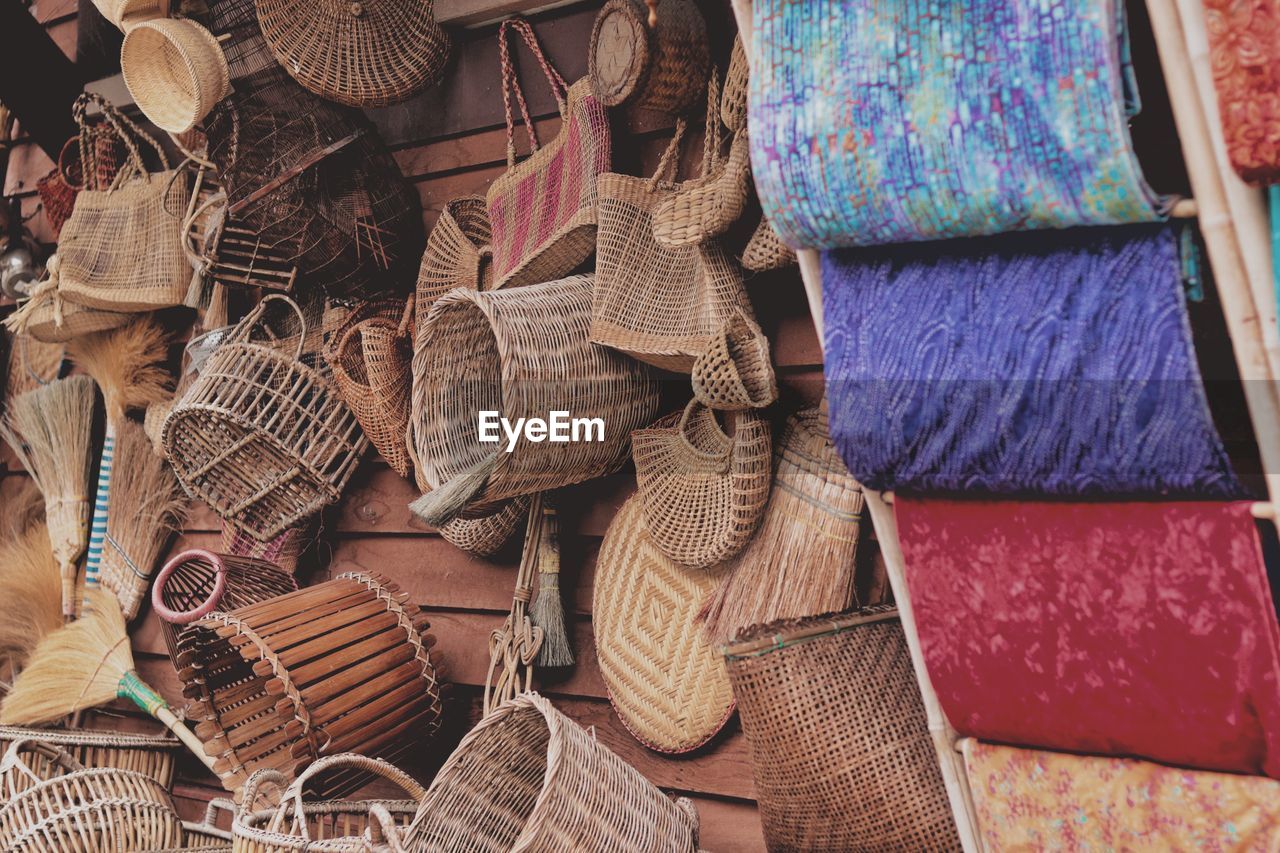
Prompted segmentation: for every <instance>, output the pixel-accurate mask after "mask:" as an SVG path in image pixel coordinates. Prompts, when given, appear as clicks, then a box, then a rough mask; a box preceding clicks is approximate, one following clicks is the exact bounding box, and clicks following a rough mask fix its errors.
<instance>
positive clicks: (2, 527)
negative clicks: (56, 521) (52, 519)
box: [0, 477, 48, 571]
mask: <svg viewBox="0 0 1280 853" xmlns="http://www.w3.org/2000/svg"><path fill="white" fill-rule="evenodd" d="M13 479H14V481H15V482H18V486H17V487H16V488H15V489H14V490H13V494H10V495H9V496H8V497H6V498H5V500H4V512H5V515H4V518H3V519H2V520H0V542H3V543H8V542H12V541H13V540H15V539H17V538H18V537H20V536H22V535H23V534H25V533H26V532H27V531H28V530H30V529H31V528H32V527H35V526H36V525H37V524H39V525H42V526H43V524H44V495H42V494H40V487H39V486H37V485H36V481H35V480H33V479H31V478H30V477H15V478H13ZM46 535H48V534H46ZM3 569H4V567H3V566H0V571H3Z"/></svg>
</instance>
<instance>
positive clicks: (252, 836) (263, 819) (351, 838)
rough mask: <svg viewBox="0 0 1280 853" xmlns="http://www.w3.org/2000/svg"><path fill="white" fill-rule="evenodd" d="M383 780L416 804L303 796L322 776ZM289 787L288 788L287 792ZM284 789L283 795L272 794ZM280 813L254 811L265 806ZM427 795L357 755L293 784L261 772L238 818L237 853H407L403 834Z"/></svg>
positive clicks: (326, 761) (334, 759)
mask: <svg viewBox="0 0 1280 853" xmlns="http://www.w3.org/2000/svg"><path fill="white" fill-rule="evenodd" d="M335 770H337V771H339V772H340V773H346V774H348V775H350V774H351V773H356V774H359V775H360V776H362V777H364V778H370V777H374V776H377V777H381V778H383V779H386V780H388V781H390V782H393V783H394V784H396V785H399V786H400V787H401V788H403V789H404V790H405V791H406V792H407V793H408V795H409V797H410V798H411V799H405V800H340V801H330V802H319V803H316V802H307V801H306V800H304V799H303V793H304V790H305V789H306V788H307V787H309V786H310V784H311V782H312V780H313V779H315V780H316V781H317V782H318V781H319V777H320V776H321V775H323V774H326V773H328V774H332V773H333V772H334V771H335ZM286 785H287V786H288V787H287V788H285V786H286ZM268 787H276V788H279V789H283V794H282V795H280V794H279V793H278V792H268V791H267V790H266V789H267V788H268ZM277 796H278V797H279V803H280V804H279V805H278V806H277V807H275V808H267V809H255V808H253V806H252V805H251V804H252V803H255V802H260V801H263V800H265V801H274V800H275V799H276V797H277ZM425 796H426V791H424V790H423V789H422V786H421V785H419V784H418V783H417V782H415V781H414V780H413V779H412V778H411V777H410V776H409V775H408V774H406V773H405V772H404V771H402V770H399V769H397V768H396V767H395V766H394V765H392V764H388V763H387V762H385V761H380V760H378V759H374V758H367V757H365V756H363V755H355V754H352V753H347V754H342V755H331V756H329V757H327V758H321V759H320V760H319V761H317V762H315V763H314V764H312V765H311V766H310V767H308V768H307V769H306V770H304V771H303V772H302V774H301V775H299V776H298V778H297V779H295V780H293V781H292V782H290V781H289V780H288V778H287V777H285V776H283V775H282V774H280V773H278V772H277V771H275V770H259V771H258V772H256V773H254V774H253V776H252V777H250V779H249V783H248V785H246V786H245V797H244V800H245V805H244V806H243V807H242V808H241V809H240V810H239V811H238V812H237V813H236V819H235V822H234V823H233V824H232V829H231V834H232V837H233V839H234V846H233V848H232V849H233V850H234V851H235V853H293V851H299V853H392V851H397V853H398V851H402V850H403V847H401V845H400V843H399V840H398V839H399V833H400V830H402V829H403V828H404V827H405V826H407V825H408V824H409V823H410V822H411V821H412V820H413V818H414V814H415V813H416V812H417V810H418V806H419V804H420V803H421V802H422V801H423V798H424V797H425Z"/></svg>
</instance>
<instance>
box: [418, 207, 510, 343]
mask: <svg viewBox="0 0 1280 853" xmlns="http://www.w3.org/2000/svg"><path fill="white" fill-rule="evenodd" d="M492 239H493V230H492V229H491V228H490V227H489V211H488V208H487V207H486V205H485V200H484V199H483V198H481V197H480V196H464V197H463V198H455V199H453V200H452V201H450V202H448V203H447V204H445V206H444V210H442V211H441V212H440V218H439V219H437V220H436V225H435V227H434V228H432V229H431V234H430V235H428V236H427V248H426V251H424V252H423V253H422V264H421V265H420V266H419V267H418V291H417V294H418V309H417V310H418V323H417V325H418V328H419V329H421V328H422V322H423V320H425V319H426V317H427V311H429V310H430V309H431V306H432V305H434V304H435V301H436V300H437V299H439V298H440V297H441V296H444V295H445V294H446V293H448V292H449V291H450V290H453V289H454V288H455V287H465V288H468V289H469V290H488V289H489V283H490V277H491V274H492V267H491V266H490V261H491V260H492V258H493V255H492V252H491V251H490V249H489V242H490V241H491V240H492Z"/></svg>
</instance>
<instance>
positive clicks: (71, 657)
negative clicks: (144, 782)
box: [0, 589, 213, 770]
mask: <svg viewBox="0 0 1280 853" xmlns="http://www.w3.org/2000/svg"><path fill="white" fill-rule="evenodd" d="M85 594H86V597H87V599H88V606H86V608H85V613H84V616H83V617H81V618H80V619H77V620H76V621H75V622H71V623H70V624H68V625H65V626H63V627H62V628H59V629H58V630H56V631H54V632H53V633H52V634H49V635H48V636H47V637H45V638H44V639H43V640H41V641H40V643H39V644H38V645H37V646H36V647H35V650H34V651H33V652H32V653H31V657H30V659H29V660H28V662H27V667H26V669H24V670H23V671H22V673H21V674H20V675H19V676H18V678H17V680H15V681H14V683H13V689H12V690H10V691H9V695H8V696H7V697H5V700H4V702H3V703H2V704H0V724H2V725H35V724H38V723H51V722H53V721H55V720H58V719H61V718H62V717H65V716H67V715H68V714H72V713H75V712H77V711H80V710H83V709H85V708H92V707H96V706H98V705H105V704H106V703H108V702H110V701H111V700H112V699H115V698H117V697H119V698H121V699H128V700H130V701H131V702H133V703H134V704H135V705H137V706H138V707H139V708H141V709H142V710H144V711H146V712H147V713H148V714H150V715H151V716H153V717H155V718H156V719H157V720H159V721H160V722H162V723H164V725H165V726H166V727H167V728H168V729H169V731H171V732H173V733H174V734H175V735H177V736H178V739H179V740H181V741H182V742H183V743H184V744H186V746H187V748H188V749H190V750H191V751H192V752H193V753H194V754H195V756H196V757H197V758H199V759H200V760H201V761H202V762H204V765H205V766H206V767H208V768H209V769H210V770H212V769H213V758H212V757H211V756H209V755H206V754H205V751H204V745H203V744H202V743H201V742H200V739H199V738H197V737H196V736H195V733H194V732H192V731H191V729H189V728H187V726H186V724H184V723H183V722H182V721H181V720H179V719H178V717H177V715H176V714H174V713H173V711H171V710H169V706H168V705H167V704H166V703H165V701H164V699H163V698H162V697H161V696H160V694H159V693H157V692H156V691H155V690H153V689H152V688H151V687H149V686H148V685H147V684H146V683H145V682H144V681H143V680H142V679H141V678H139V677H138V673H137V671H136V670H135V669H134V664H133V650H132V649H131V648H130V647H129V635H128V634H127V633H126V630H125V624H124V614H122V613H121V612H120V605H119V604H117V603H116V600H115V598H114V597H113V596H112V595H111V594H110V593H108V592H106V591H105V590H102V589H91V590H87V591H86V593H85Z"/></svg>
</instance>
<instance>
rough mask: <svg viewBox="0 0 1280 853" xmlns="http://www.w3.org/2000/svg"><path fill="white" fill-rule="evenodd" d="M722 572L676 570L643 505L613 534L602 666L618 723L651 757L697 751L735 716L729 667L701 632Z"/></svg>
mask: <svg viewBox="0 0 1280 853" xmlns="http://www.w3.org/2000/svg"><path fill="white" fill-rule="evenodd" d="M721 574H722V573H719V572H707V571H703V570H702V569H690V568H686V567H685V566H681V565H677V564H676V563H674V562H672V561H671V560H670V559H669V558H668V557H667V556H666V555H665V554H663V553H662V552H661V551H660V550H658V547H657V545H655V544H654V541H653V537H651V536H650V535H649V531H648V529H647V528H646V526H645V520H644V509H643V506H642V504H641V502H640V499H639V498H636V497H633V498H631V499H630V500H628V501H627V502H626V503H625V504H623V506H622V509H620V510H618V514H617V515H615V516H614V518H613V521H612V523H610V525H609V530H608V532H607V533H605V537H604V543H603V544H602V545H601V546H600V557H599V559H598V560H597V563H596V579H595V588H594V591H593V597H592V603H591V614H592V624H593V626H594V628H595V634H596V658H597V659H598V660H599V663H600V675H601V677H602V678H603V679H604V683H605V686H606V687H608V689H609V701H610V702H612V703H613V707H614V710H615V711H617V713H618V717H619V719H621V720H622V723H623V725H625V726H626V727H627V729H628V730H629V731H630V732H631V734H633V735H635V737H636V739H637V740H639V741H640V742H641V743H643V744H644V745H645V746H647V747H649V748H650V749H653V750H657V751H659V752H669V753H680V752H689V751H691V750H694V749H697V748H698V747H700V746H702V745H703V744H704V743H706V742H707V741H708V740H710V739H711V738H712V737H713V736H714V735H715V734H716V733H717V732H719V731H720V729H721V728H723V727H724V724H725V723H727V722H728V721H729V717H730V715H732V713H733V692H732V691H731V690H730V688H729V678H728V676H727V675H726V674H725V671H724V662H723V661H722V660H721V659H720V655H719V654H717V652H716V650H715V648H714V647H713V646H712V645H710V644H709V643H708V642H707V641H706V639H705V638H704V637H703V632H702V629H701V626H700V625H698V624H697V615H698V609H699V608H700V607H701V606H702V602H703V601H704V600H705V599H706V597H707V596H708V595H709V594H710V593H711V591H712V590H713V589H715V587H716V585H717V583H718V582H719V580H720V576H721Z"/></svg>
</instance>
